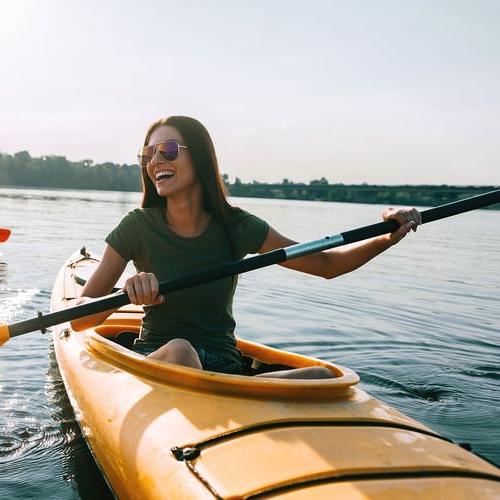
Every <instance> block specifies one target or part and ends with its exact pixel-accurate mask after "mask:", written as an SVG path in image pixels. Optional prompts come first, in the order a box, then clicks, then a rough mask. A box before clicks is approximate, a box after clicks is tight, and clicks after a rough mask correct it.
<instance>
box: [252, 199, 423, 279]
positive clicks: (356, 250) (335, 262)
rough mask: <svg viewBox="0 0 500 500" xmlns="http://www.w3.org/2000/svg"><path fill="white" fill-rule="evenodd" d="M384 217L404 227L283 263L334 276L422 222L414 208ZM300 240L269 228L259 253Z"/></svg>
mask: <svg viewBox="0 0 500 500" xmlns="http://www.w3.org/2000/svg"><path fill="white" fill-rule="evenodd" d="M382 217H383V219H384V220H390V219H394V220H397V221H398V222H399V223H400V224H401V227H400V228H399V229H397V230H396V231H394V232H393V233H391V234H387V235H383V236H378V237H376V238H371V239H369V240H366V241H361V242H359V243H354V244H351V245H346V246H343V247H339V248H333V249H331V250H325V251H323V252H319V253H315V254H312V255H307V256H305V257H299V258H297V259H293V260H290V261H287V262H283V263H282V264H281V265H282V266H283V267H287V268H289V269H294V270H296V271H301V272H303V273H307V274H313V275H315V276H321V277H323V278H327V279H331V278H335V277H336V276H340V275H341V274H345V273H348V272H350V271H353V270H354V269H357V268H358V267H361V266H362V265H363V264H365V263H366V262H368V261H369V260H371V259H373V257H375V256H377V255H378V254H380V253H382V252H383V251H385V250H387V249H388V248H389V247H391V246H392V245H395V244H396V243H398V242H399V241H401V240H402V239H403V238H404V237H405V236H406V235H407V234H408V232H409V231H411V230H413V231H416V230H417V226H418V225H419V224H421V223H422V218H421V216H420V212H418V211H417V210H415V209H414V208H413V209H407V208H402V209H397V210H396V209H392V208H391V209H388V210H386V211H384V213H383V214H382ZM295 243H297V242H296V241H293V240H291V239H289V238H287V237H285V236H283V235H281V234H280V233H278V232H277V231H276V230H274V229H273V228H270V229H269V233H268V235H267V238H266V239H265V241H264V243H263V245H262V247H261V248H260V250H259V253H265V252H270V251H271V250H275V249H276V248H282V247H287V246H290V245H294V244H295Z"/></svg>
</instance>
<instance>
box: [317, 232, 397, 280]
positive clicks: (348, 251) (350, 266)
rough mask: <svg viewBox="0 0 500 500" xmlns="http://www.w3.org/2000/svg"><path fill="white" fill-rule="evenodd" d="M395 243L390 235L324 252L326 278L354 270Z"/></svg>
mask: <svg viewBox="0 0 500 500" xmlns="http://www.w3.org/2000/svg"><path fill="white" fill-rule="evenodd" d="M392 245H393V243H392V241H391V239H390V236H389V235H383V236H378V237H376V238H371V239H369V240H366V241H362V242H359V243H353V244H351V245H346V246H345V247H341V248H335V249H333V250H329V251H326V252H323V254H324V258H325V261H326V263H325V264H326V265H325V274H324V276H325V278H327V279H331V278H335V277H336V276H340V275H342V274H346V273H349V272H351V271H354V270H355V269H357V268H358V267H361V266H362V265H363V264H366V263H367V262H368V261H370V260H371V259H373V258H374V257H376V256H377V255H379V254H381V253H382V252H384V251H385V250H387V249H388V248H390V247H391V246H392Z"/></svg>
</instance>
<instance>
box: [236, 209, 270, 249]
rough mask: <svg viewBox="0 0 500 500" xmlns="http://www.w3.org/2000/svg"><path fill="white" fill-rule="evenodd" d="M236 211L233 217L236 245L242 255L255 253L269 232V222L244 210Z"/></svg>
mask: <svg viewBox="0 0 500 500" xmlns="http://www.w3.org/2000/svg"><path fill="white" fill-rule="evenodd" d="M238 212H239V213H238V215H237V217H236V218H235V219H236V220H235V236H236V245H237V246H238V249H239V251H240V252H241V254H242V256H245V255H247V254H249V253H257V252H258V251H259V249H260V248H261V246H262V244H263V243H264V240H265V239H266V237H267V234H268V233H269V224H268V223H267V222H266V221H265V220H263V219H261V218H260V217H257V216H256V215H253V214H250V213H249V212H246V211H245V210H239V211H238Z"/></svg>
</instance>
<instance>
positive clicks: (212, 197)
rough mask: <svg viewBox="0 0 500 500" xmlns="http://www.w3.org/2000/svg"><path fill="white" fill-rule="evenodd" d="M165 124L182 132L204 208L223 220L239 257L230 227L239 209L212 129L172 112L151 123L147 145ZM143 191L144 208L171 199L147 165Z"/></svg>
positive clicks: (225, 229)
mask: <svg viewBox="0 0 500 500" xmlns="http://www.w3.org/2000/svg"><path fill="white" fill-rule="evenodd" d="M161 126H169V127H173V128H175V129H176V130H177V131H178V132H179V133H180V134H181V135H182V137H183V139H184V142H185V145H186V146H187V147H188V148H189V153H190V154H191V159H192V162H193V166H194V169H195V172H196V175H197V177H198V179H199V181H200V184H201V192H202V204H203V208H204V209H205V210H206V211H207V212H208V213H209V214H211V215H212V216H213V217H215V218H216V219H217V221H218V222H219V223H220V224H221V226H222V228H223V230H224V232H225V233H226V236H227V238H228V240H229V245H230V248H231V255H232V257H233V259H234V260H236V259H237V255H236V247H235V244H234V241H233V238H232V236H231V232H230V230H229V214H230V213H231V212H232V211H237V210H239V209H238V208H235V207H232V206H231V205H230V204H229V202H228V201H227V191H226V187H225V185H224V183H223V181H222V179H221V176H220V172H219V165H218V163H217V156H216V154H215V148H214V145H213V142H212V139H211V138H210V134H209V133H208V130H207V129H206V128H205V127H204V126H203V125H202V124H201V123H200V122H199V121H198V120H195V119H194V118H190V117H188V116H170V117H169V118H162V119H160V120H157V121H156V122H154V123H153V124H151V126H150V127H149V129H148V131H147V132H146V137H145V138H144V146H147V145H148V144H149V140H150V138H151V134H152V133H153V132H154V131H155V130H156V129H157V128H158V127H161ZM142 194H143V196H142V205H141V206H142V208H149V207H155V206H160V207H166V204H167V203H168V200H167V198H166V197H162V196H159V195H158V193H157V191H156V188H155V186H154V184H153V182H152V181H151V179H150V178H149V175H148V172H147V170H146V168H143V169H142Z"/></svg>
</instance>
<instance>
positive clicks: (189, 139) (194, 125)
mask: <svg viewBox="0 0 500 500" xmlns="http://www.w3.org/2000/svg"><path fill="white" fill-rule="evenodd" d="M139 164H140V165H141V167H142V183H143V200H142V208H141V209H136V210H133V211H132V212H130V213H129V214H127V215H126V216H125V217H124V218H123V219H122V221H121V222H120V224H119V225H118V226H117V227H116V228H115V229H114V230H113V231H112V232H111V233H110V234H109V235H108V236H107V238H106V243H107V244H106V247H105V250H104V254H103V257H102V260H101V262H100V264H99V267H98V269H97V271H96V272H95V273H94V274H93V275H92V277H91V278H90V279H89V280H88V282H87V283H86V284H85V286H84V288H83V290H82V298H80V299H79V303H82V302H85V301H86V300H88V297H100V296H102V295H105V294H107V293H110V291H111V290H112V289H113V286H114V285H115V284H116V282H117V280H118V278H119V277H120V275H121V274H122V272H123V270H124V269H125V266H126V264H127V262H128V261H129V260H133V262H134V264H135V266H136V268H137V271H138V273H137V274H136V275H134V276H132V277H130V278H128V279H127V281H126V283H125V286H124V288H123V289H124V291H125V292H126V293H127V294H128V296H129V298H130V301H131V302H132V303H134V304H137V305H144V306H145V307H144V309H145V315H144V319H143V324H142V328H141V334H140V337H139V338H138V339H137V340H136V342H135V345H134V350H135V351H137V352H139V353H142V354H144V355H147V356H149V357H150V358H154V359H158V360H161V361H166V362H170V363H177V364H180V365H184V366H189V367H192V368H198V369H207V370H212V371H219V372H224V373H237V374H238V373H241V372H242V368H243V365H242V359H241V355H240V353H239V351H238V349H237V348H236V340H235V337H234V333H233V332H234V327H235V322H234V319H233V314H232V300H233V295H234V291H235V288H236V282H237V279H236V278H227V279H224V280H219V281H215V282H213V283H208V284H205V285H200V286H197V287H194V288H191V289H188V290H183V291H179V292H176V293H173V294H171V295H169V296H168V297H162V296H160V295H159V289H158V283H159V282H161V281H169V280H172V279H175V278H178V277H180V276H183V275H185V274H187V273H189V272H193V271H201V270H202V269H206V268H209V267H213V266H216V265H220V264H222V263H224V262H228V261H230V260H239V259H241V258H243V257H244V256H245V255H246V254H248V253H257V252H258V253H264V252H269V251H271V250H274V249H276V248H282V247H286V246H289V245H293V244H295V243H296V242H295V241H292V240H290V239H289V238H287V237H285V236H283V235H281V234H279V233H278V232H277V231H276V230H275V229H273V228H272V227H270V226H269V225H268V224H267V223H266V222H265V221H263V220H261V219H259V218H258V217H255V216H253V215H251V214H249V213H248V212H245V211H243V210H241V209H239V208H235V207H231V206H230V205H229V203H228V202H227V199H226V196H225V190H224V185H223V183H222V181H221V178H220V174H219V170H218V166H217V159H216V155H215V150H214V147H213V144H212V141H211V139H210V136H209V134H208V132H207V130H206V129H205V127H204V126H203V125H202V124H201V123H200V122H198V121H197V120H194V119H193V118H188V117H183V116H172V117H170V118H167V119H163V120H159V121H157V122H155V123H153V124H152V125H151V127H150V128H149V130H148V131H147V134H146V138H145V140H144V147H143V148H142V149H141V151H140V153H139ZM383 218H384V220H388V219H395V220H397V221H398V222H399V223H400V224H401V227H400V228H399V229H398V230H397V231H395V232H394V233H392V234H390V235H385V236H381V237H377V238H373V239H370V240H368V241H364V242H362V243H359V244H356V245H351V246H347V247H343V248H341V249H340V248H339V249H332V250H328V251H324V252H321V253H317V254H314V255H309V256H305V257H300V258H297V259H295V260H291V261H288V262H286V263H283V264H282V265H283V266H284V267H288V268H290V269H294V270H296V271H301V272H304V273H308V274H313V275H316V276H321V277H324V278H328V279H331V278H334V277H335V276H339V275H341V274H344V273H347V272H349V271H352V270H354V269H356V268H358V267H360V266H362V265H363V264H364V263H366V262H367V261H369V260H370V259H372V258H373V257H375V256H376V255H378V254H379V253H381V252H383V251H384V250H386V249H388V248H389V247H390V246H392V245H394V244H395V243H397V242H398V241H400V240H401V239H402V238H403V237H404V236H405V235H406V234H407V233H408V232H409V231H410V230H412V229H413V230H414V231H415V230H416V228H417V225H418V224H420V223H421V217H420V214H419V212H418V211H417V210H415V209H400V210H394V209H389V210H386V211H385V212H384V214H383ZM111 312H112V311H107V312H105V313H101V314H97V315H94V316H91V317H89V318H83V319H80V320H74V321H73V322H72V324H73V327H74V328H75V329H77V330H80V329H83V328H88V327H90V326H95V325H97V324H99V323H101V322H102V321H103V320H104V319H105V318H106V317H107V316H108V315H109V314H110V313H111ZM263 376H266V377H281V378H327V377H331V376H332V375H331V373H330V372H329V370H327V369H326V368H322V367H313V368H303V369H297V370H288V371H284V372H274V373H272V374H265V375H263Z"/></svg>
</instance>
